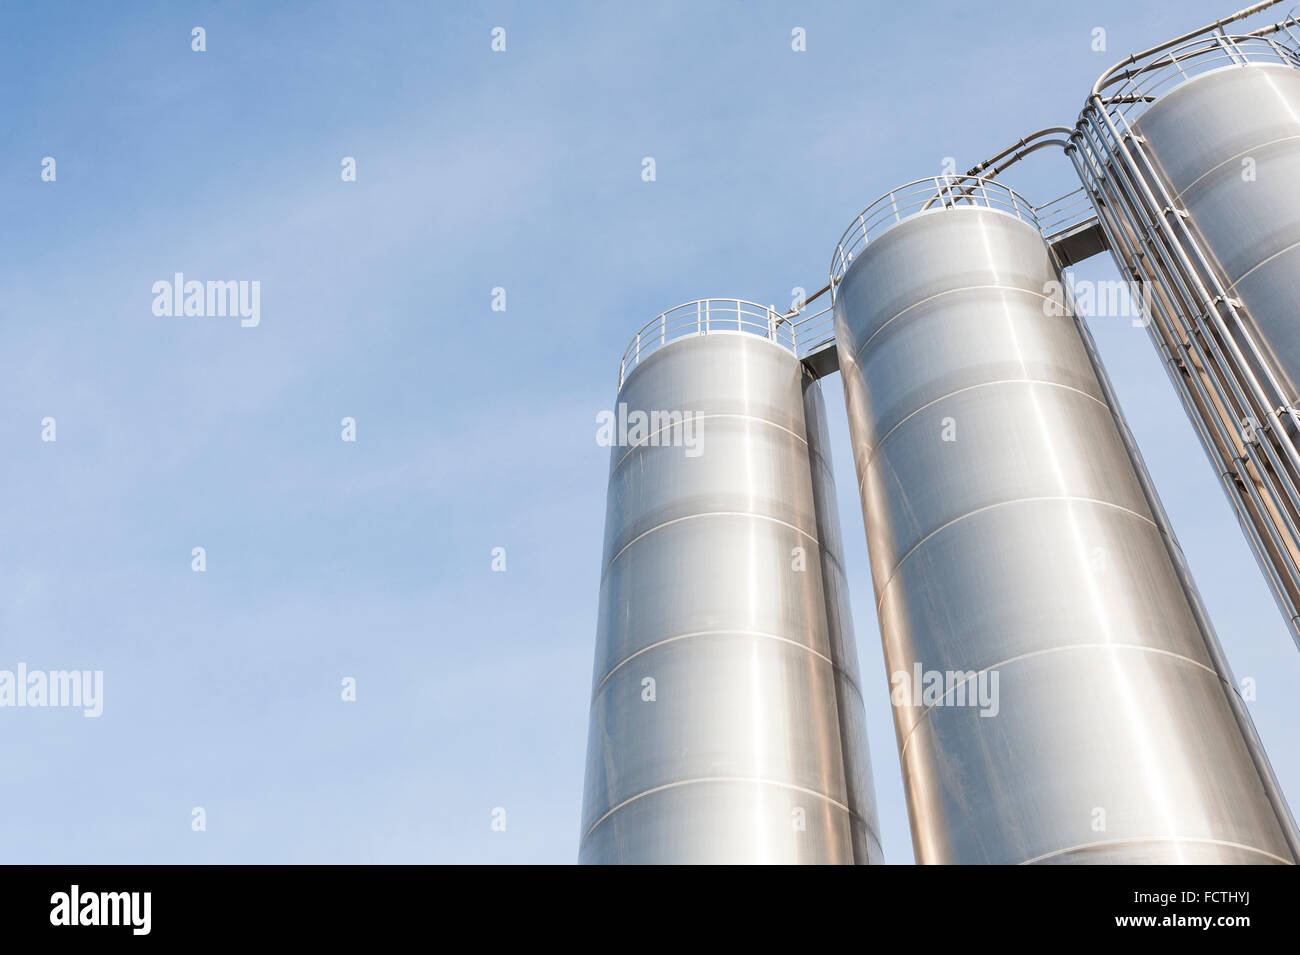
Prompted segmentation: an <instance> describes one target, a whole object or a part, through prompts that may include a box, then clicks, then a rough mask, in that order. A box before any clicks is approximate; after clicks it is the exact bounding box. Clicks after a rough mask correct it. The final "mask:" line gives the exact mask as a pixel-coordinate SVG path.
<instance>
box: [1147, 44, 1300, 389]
mask: <svg viewBox="0 0 1300 955" xmlns="http://www.w3.org/2000/svg"><path fill="white" fill-rule="evenodd" d="M1135 128H1136V129H1137V131H1138V133H1139V134H1140V135H1141V136H1142V137H1143V138H1144V139H1145V140H1146V148H1147V149H1148V150H1149V151H1150V153H1151V155H1152V157H1153V158H1154V159H1155V161H1156V163H1157V165H1158V166H1159V168H1160V170H1161V173H1162V174H1163V177H1164V179H1165V182H1166V184H1167V186H1168V187H1169V190H1170V193H1171V195H1172V196H1173V198H1174V200H1175V202H1177V203H1178V204H1179V206H1180V207H1181V208H1183V209H1185V210H1186V212H1187V214H1188V215H1189V217H1190V219H1191V224H1192V227H1193V228H1194V229H1195V230H1196V232H1197V233H1198V235H1199V237H1200V238H1201V241H1202V243H1203V245H1204V247H1205V248H1206V250H1207V251H1208V252H1209V253H1210V255H1211V256H1213V258H1214V262H1215V264H1216V265H1217V266H1218V268H1219V270H1220V275H1221V278H1222V281H1223V284H1224V288H1225V290H1226V291H1227V293H1228V294H1229V295H1231V296H1233V297H1235V298H1238V299H1240V300H1241V306H1240V309H1241V310H1242V312H1243V315H1244V317H1245V318H1246V321H1247V323H1248V325H1249V327H1250V329H1251V331H1252V332H1254V334H1255V335H1256V337H1257V339H1258V341H1259V342H1260V343H1261V345H1262V346H1263V347H1264V349H1265V350H1266V356H1267V358H1268V360H1269V361H1270V364H1271V365H1272V367H1273V368H1274V370H1275V372H1276V373H1277V375H1278V376H1279V378H1281V379H1282V381H1283V383H1284V386H1285V387H1286V389H1287V395H1288V396H1289V397H1290V398H1291V403H1292V404H1293V405H1300V388H1298V387H1297V385H1298V384H1300V322H1297V321H1296V306H1297V303H1298V302H1300V190H1297V188H1296V184H1297V183H1300V69H1294V68H1289V67H1284V66H1274V65H1271V64H1263V63H1252V64H1248V65H1245V66H1241V67H1232V68H1228V69H1225V70H1218V71H1215V72H1213V73H1206V74H1203V75H1201V76H1198V77H1196V78H1195V79H1193V80H1191V81H1189V82H1188V83H1185V84H1184V85H1182V86H1180V87H1178V88H1177V89H1175V90H1173V91H1172V92H1171V93H1168V94H1167V95H1165V96H1164V97H1162V98H1161V99H1160V100H1159V101H1157V102H1156V103H1155V104H1154V105H1152V106H1151V107H1150V109H1148V110H1147V111H1146V112H1145V113H1144V114H1143V115H1142V117H1141V118H1140V119H1139V120H1138V121H1137V123H1136V125H1135Z"/></svg>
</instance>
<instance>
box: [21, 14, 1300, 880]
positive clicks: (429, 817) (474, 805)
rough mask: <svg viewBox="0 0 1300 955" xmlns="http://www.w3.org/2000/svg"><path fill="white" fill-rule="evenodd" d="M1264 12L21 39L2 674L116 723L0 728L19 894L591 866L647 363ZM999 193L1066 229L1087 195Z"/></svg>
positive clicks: (839, 435) (1066, 177)
mask: <svg viewBox="0 0 1300 955" xmlns="http://www.w3.org/2000/svg"><path fill="white" fill-rule="evenodd" d="M1228 12H1230V10H1229V9H1228V7H1227V6H1225V5H1224V4H1222V3H1219V2H1205V0H1180V2H1178V3H1172V2H1163V3H1147V4H1140V5H1138V4H1133V3H1132V2H1119V0H1115V2H1112V0H1104V2H1098V3H1090V4H1086V5H1085V4H1079V5H1056V4H1050V5H1049V4H1042V3H1037V2H1019V3H1004V4H999V5H998V6H997V7H996V9H995V10H989V9H976V8H974V7H971V6H970V5H969V4H959V3H955V2H954V3H937V4H934V5H933V6H917V5H907V4H850V3H847V2H845V3H834V4H831V3H813V4H801V5H798V6H794V5H785V4H776V3H753V2H740V0H726V2H721V0H718V2H707V3H680V4H663V5H653V6H646V5H635V6H633V5H621V4H618V5H616V4H595V3H590V4H523V3H521V4H516V5H511V4H485V5H471V4H461V3H457V4H450V3H447V4H436V3H369V4H352V5H346V4H336V3H314V4H276V5H268V4H257V3H234V2H224V0H223V2H208V3H170V2H169V3H132V4H113V5H109V4H84V5H76V4H60V3H45V4H39V5H18V4H11V5H7V6H6V7H5V8H4V11H3V13H0V53H2V54H3V55H0V90H3V91H4V92H3V94H0V95H3V98H4V117H5V121H6V122H5V126H6V136H5V137H4V142H3V144H0V215H2V216H3V227H2V228H0V290H2V291H3V294H2V295H0V411H2V413H0V441H2V442H3V447H4V448H5V450H6V453H5V454H4V455H3V459H2V460H0V478H2V479H3V487H4V488H5V490H6V491H7V493H6V494H5V495H4V498H3V500H2V501H0V669H12V668H13V667H15V666H16V664H17V663H18V662H20V661H21V662H25V663H26V664H27V665H28V666H29V667H32V668H42V669H49V670H54V669H71V668H77V669H102V670H103V671H104V697H105V699H104V713H103V716H102V717H100V718H99V719H84V718H83V717H82V716H81V714H80V712H79V711H73V710H61V709H44V710H35V709H21V710H17V709H0V765H3V766H5V767H6V770H7V773H6V775H7V778H6V785H5V788H4V794H3V797H0V806H2V807H3V809H4V811H3V812H0V861H4V862H78V863H82V862H84V863H93V862H289V861H302V862H390V861H409V862H422V861H449V862H474V861H482V862H571V861H573V860H574V859H575V858H576V854H577V842H578V828H579V813H580V809H581V800H582V795H581V794H582V777H583V760H584V754H585V746H586V736H587V712H588V700H589V694H590V680H591V662H592V651H593V645H594V635H595V622H596V606H597V587H598V582H599V574H600V556H601V555H600V541H601V537H602V526H603V520H604V514H603V510H604V500H605V486H604V485H605V477H606V468H607V464H608V449H606V448H601V447H599V446H598V445H597V443H596V440H595V416H596V414H597V412H598V411H600V410H601V409H604V408H607V407H609V406H610V405H611V403H612V402H613V399H614V393H615V385H616V381H617V368H618V358H619V356H620V355H621V354H622V351H623V348H624V346H625V345H626V343H627V340H628V339H629V337H630V336H631V335H632V333H633V332H634V331H635V330H636V329H637V328H638V327H640V326H641V325H642V324H643V323H644V322H645V321H647V320H648V319H650V318H651V317H653V316H654V315H655V314H657V313H658V312H659V311H661V310H662V309H664V308H666V307H668V306H670V305H674V304H676V303H678V302H682V301H686V300H689V299H694V298H700V297H704V296H740V297H744V298H749V299H754V300H757V301H762V302H776V303H778V304H783V303H786V302H788V301H789V300H790V296H791V289H793V288H794V287H795V286H803V287H805V288H807V289H809V290H811V289H815V288H818V287H820V286H821V285H822V284H823V283H824V281H825V276H826V272H827V267H828V263H829V261H830V255H831V251H832V249H833V247H834V244H835V241H836V240H837V239H838V237H839V236H840V234H841V233H842V231H843V230H844V228H845V227H846V225H847V224H848V223H849V221H850V220H851V219H852V218H853V216H855V215H856V213H857V212H858V211H859V210H860V209H862V208H863V207H864V206H866V205H867V204H868V203H869V202H871V201H872V200H873V199H874V198H875V197H876V196H877V195H879V194H880V193H882V192H884V191H886V190H888V189H890V188H892V187H894V186H897V185H899V184H901V183H903V182H906V181H909V180H912V179H916V178H918V177H921V176H927V175H932V174H934V173H937V172H939V171H940V168H941V165H942V163H943V160H944V158H945V157H949V156H951V157H953V158H954V159H955V160H956V165H957V166H958V168H962V169H965V168H968V167H969V166H972V165H974V164H975V163H976V162H978V161H979V160H981V159H983V158H985V156H987V155H989V154H990V153H993V152H996V151H997V150H999V149H1000V148H1002V147H1003V146H1005V145H1007V144H1009V143H1010V142H1012V141H1014V140H1015V139H1018V138H1019V137H1020V136H1022V135H1024V134H1025V133H1027V132H1030V131H1032V130H1035V129H1038V128H1040V127H1042V126H1048V125H1056V124H1064V125H1070V124H1072V123H1073V121H1074V118H1075V117H1076V115H1077V113H1078V110H1079V108H1080V106H1081V105H1082V101H1083V98H1084V96H1085V94H1086V92H1087V90H1088V88H1089V87H1090V85H1091V83H1092V81H1093V80H1094V79H1095V78H1096V76H1097V75H1098V74H1099V73H1100V72H1101V71H1102V70H1103V69H1105V68H1106V67H1107V66H1109V65H1110V64H1111V63H1113V62H1114V61H1116V60H1118V59H1120V58H1121V57H1123V56H1124V55H1126V54H1128V53H1130V52H1132V51H1134V50H1136V49H1139V48H1142V47H1145V46H1148V45H1150V44H1151V43H1154V42H1156V41H1159V40H1162V39H1164V38H1166V37H1168V36H1170V35H1172V34H1174V33H1179V32H1182V31H1184V30H1186V29H1190V28H1191V27H1193V26H1197V25H1199V24H1201V23H1203V22H1207V21H1209V20H1212V19H1214V18H1216V17H1218V16H1222V15H1223V14H1225V13H1228ZM195 26H202V27H203V28H204V29H205V30H206V44H207V50H206V52H202V53H197V52H194V51H192V50H191V29H192V28H193V27H195ZM496 26H502V27H504V28H505V29H506V31H507V32H506V37H507V50H506V52H504V53H493V52H492V51H491V49H490V39H491V38H490V31H491V30H492V28H493V27H496ZM1098 26H1100V27H1103V28H1105V29H1106V31H1107V45H1108V50H1107V51H1106V52H1094V51H1093V50H1092V49H1091V45H1092V31H1093V29H1094V27H1098ZM795 27H803V28H805V30H806V32H807V51H806V52H803V53H796V52H793V51H792V50H791V47H790V38H791V30H792V29H793V28H795ZM46 156H52V157H54V158H55V160H56V163H57V167H56V168H57V179H56V181H54V182H44V181H42V179H41V162H42V159H43V157H46ZM345 156H350V157H354V158H355V159H356V163H357V181H356V182H349V183H345V182H342V181H341V180H340V162H341V160H342V158H343V157H345ZM644 156H653V157H654V158H655V160H656V166H657V180H656V181H655V182H653V183H647V182H643V181H642V179H641V175H640V174H641V160H642V157H644ZM1008 181H1010V182H1012V183H1013V184H1014V185H1015V186H1016V187H1017V188H1019V189H1020V190H1021V191H1022V192H1024V193H1025V194H1026V195H1028V196H1029V197H1030V198H1031V199H1034V200H1043V199H1046V198H1050V197H1052V196H1055V195H1058V194H1060V193H1063V192H1065V191H1067V190H1068V189H1070V188H1073V186H1074V182H1073V173H1072V171H1071V169H1070V167H1069V166H1068V164H1067V163H1066V162H1065V160H1064V159H1063V158H1062V157H1060V156H1059V155H1051V154H1045V155H1040V156H1037V157H1035V158H1034V159H1033V160H1031V161H1030V162H1028V163H1026V164H1025V165H1024V167H1023V168H1022V169H1021V170H1018V171H1016V172H1015V173H1014V174H1012V175H1011V176H1009V177H1008ZM1077 271H1078V276H1079V277H1080V278H1094V279H1097V278H1105V279H1111V278H1115V277H1116V273H1115V270H1114V268H1113V266H1112V265H1111V264H1110V262H1109V260H1101V259H1097V260H1093V261H1092V262H1089V263H1086V264H1085V265H1084V266H1082V267H1080V268H1079V269H1078V270H1077ZM175 272H183V273H185V275H186V276H187V277H188V278H193V279H200V280H209V279H211V280H218V279H220V280H227V279H234V280H250V281H251V280H257V281H259V282H260V283H261V322H260V324H259V325H258V326H257V327H256V328H242V327H240V324H239V321H238V320H237V319H231V318H160V317H156V316H155V315H153V313H152V310H151V304H152V300H153V295H152V292H151V288H152V285H153V283H154V282H156V281H158V280H168V279H170V278H171V277H172V275H173V274H174V273H175ZM498 286H499V287H504V288H505V289H506V293H507V309H506V311H504V312H494V311H492V310H491V308H490V305H491V295H492V289H493V288H494V287H498ZM1093 330H1094V334H1095V336H1096V338H1097V340H1098V344H1099V347H1100V348H1101V351H1102V355H1103V358H1104V359H1105V360H1106V362H1107V365H1108V368H1109V370H1110V374H1111V376H1112V378H1113V380H1114V383H1115V385H1116V387H1117V389H1118V392H1119V395H1120V398H1121V402H1122V405H1123V409H1124V411H1125V413H1126V415H1127V416H1128V419H1129V421H1130V423H1131V425H1132V427H1133V430H1134V433H1135V435H1136V437H1137V439H1138V441H1139V443H1140V445H1141V447H1142V450H1143V452H1144V454H1145V457H1146V460H1147V463H1148V465H1149V467H1150V469H1151V471H1152V473H1153V476H1154V478H1155V481H1156V484H1157V487H1158V488H1159V490H1160V493H1161V495H1162V498H1163V500H1164V502H1165V504H1166V506H1167V508H1168V510H1169V512H1170V516H1171V519H1172V521H1173V524H1174V527H1175V530H1176V532H1177V534H1178V536H1179V539H1180V540H1181V543H1182V545H1183V547H1184V549H1185V551H1186V553H1187V556H1188V558H1189V560H1190V563H1191V566H1192V569H1193V572H1194V574H1195V577H1196V579H1197V582H1198V584H1199V585H1200V588H1201V590H1202V592H1203V595H1204V596H1205V598H1206V602H1207V604H1208V606H1209V609H1210V612H1211V616H1212V618H1213V619H1214V621H1215V623H1216V625H1217V627H1218V630H1219V633H1220V637H1221V639H1222V641H1223V643H1224V645H1225V648H1226V650H1227V652H1228V656H1229V659H1230V660H1231V662H1232V665H1233V668H1234V670H1235V672H1236V674H1237V676H1238V677H1243V676H1253V677H1254V678H1255V679H1256V681H1257V684H1258V691H1257V692H1258V699H1257V701H1256V702H1254V703H1253V704H1251V709H1252V713H1253V715H1254V718H1255V720H1256V723H1257V726H1258V727H1259V730H1260V733H1261V735H1262V737H1263V739H1264V742H1265V745H1266V746H1267V748H1268V752H1269V755H1270V757H1271V759H1272V762H1273V765H1274V768H1275V769H1276V771H1277V773H1278V775H1279V777H1280V779H1281V782H1282V785H1283V787H1284V789H1285V790H1286V791H1287V792H1288V793H1289V794H1291V797H1292V799H1293V800H1294V799H1300V754H1298V753H1297V751H1296V749H1295V747H1294V745H1293V744H1294V740H1295V739H1296V736H1297V732H1298V731H1300V699H1298V698H1297V697H1296V695H1295V692H1294V687H1295V686H1296V685H1297V684H1298V683H1300V654H1297V652H1296V649H1295V646H1294V645H1293V643H1292V642H1291V639H1290V637H1289V636H1288V634H1287V631H1286V630H1285V628H1284V626H1283V623H1282V620H1281V618H1280V616H1279V614H1278V612H1277V610H1276V609H1275V606H1274V604H1273V601H1272V598H1271V596H1270V594H1269V592H1268V590H1267V589H1266V586H1265V584H1264V582H1263V578H1262V577H1261V575H1260V573H1259V571H1258V570H1257V568H1256V566H1255V563H1254V559H1253V557H1252V556H1251V554H1250V552H1249V551H1248V549H1247V547H1246V544H1245V543H1244V539H1243V538H1242V535H1241V533H1240V532H1239V530H1238V528H1237V526H1236V521H1235V518H1234V517H1233V515H1232V512H1231V510H1230V508H1229V506H1228V504H1227V502H1226V500H1225V499H1224V497H1223V494H1222V492H1221V491H1220V490H1219V489H1218V486H1217V484H1216V482H1215V479H1214V474H1213V471H1212V470H1211V468H1210V467H1209V465H1208V463H1207V462H1206V460H1205V456H1204V454H1203V452H1202V451H1201V449H1200V447H1199V445H1198V444H1197V443H1196V439H1195V437H1194V433H1193V431H1192V429H1191V426H1190V425H1189V424H1188V423H1187V421H1186V418H1185V416H1184V414H1183V412H1182V410H1181V407H1180V406H1179V405H1178V403H1177V399H1176V397H1175V395H1174V391H1173V388H1172V386H1171V385H1170V384H1169V382H1168V380H1167V378H1166V376H1165V374H1164V372H1163V370H1162V369H1161V367H1160V364H1159V362H1158V360H1157V358H1156V354H1155V351H1154V349H1153V348H1152V346H1151V345H1150V343H1149V342H1148V340H1147V337H1146V332H1145V331H1144V330H1142V329H1139V328H1133V327H1132V326H1131V324H1130V323H1129V321H1128V320H1127V319H1098V320H1097V321H1095V322H1093ZM826 398H827V405H828V408H829V410H830V414H831V418H832V421H831V427H832V436H833V438H834V442H835V443H834V453H835V467H836V470H837V484H838V487H839V498H840V506H841V521H842V523H843V525H844V528H845V534H844V538H845V544H846V548H847V554H846V562H847V569H848V572H849V577H850V581H851V584H852V587H853V591H852V599H853V608H854V622H855V625H856V631H857V633H856V636H857V644H858V648H859V649H858V652H859V656H860V658H861V664H862V669H863V679H864V687H865V688H866V695H867V707H868V711H867V718H868V722H869V725H870V730H871V746H872V755H873V768H874V775H875V780H876V790H877V798H878V800H879V803H880V814H881V820H882V828H883V833H882V835H883V843H884V850H885V854H886V858H887V860H888V861H890V862H899V863H901V862H910V861H911V858H912V856H911V845H910V837H909V835H908V828H907V820H906V810H905V807H904V804H903V797H902V787H901V783H900V781H899V773H898V764H897V759H896V748H895V743H894V734H893V728H892V725H891V717H890V712H889V703H888V696H887V686H888V684H887V680H886V677H885V673H884V667H883V661H882V657H881V651H880V643H879V636H878V633H877V631H876V625H875V620H874V618H873V614H872V599H871V583H870V571H869V568H868V565H867V559H866V549H865V543H864V539H863V534H862V529H861V514H860V510H859V507H858V504H857V501H856V497H855V495H854V493H853V488H854V487H855V484H856V482H855V479H854V475H853V465H852V459H851V455H850V454H849V445H848V436H847V429H846V425H845V421H844V413H843V401H842V396H841V391H840V387H839V383H838V379H832V380H830V381H828V382H827V385H826ZM345 416H349V417H353V418H354V419H355V420H356V423H357V440H356V441H355V442H343V441H342V440H340V431H341V427H340V422H341V419H342V418H344V417H345ZM46 417H54V418H55V419H56V421H57V441H56V442H53V443H49V442H42V441H41V421H42V419H43V418H46ZM196 546H202V547H204V548H206V551H207V570H206V572H205V573H202V574H199V573H194V572H192V571H191V550H192V548H194V547H196ZM494 547H504V548H506V553H507V570H506V572H505V573H493V572H492V571H491V568H490V563H491V551H492V548H494ZM344 677H352V678H354V679H355V680H356V681H357V700H356V702H354V703H344V702H342V701H341V700H340V689H339V688H340V681H341V680H342V679H343V678H344ZM873 686H874V687H875V688H876V692H875V693H874V694H873V693H872V692H871V687H873ZM199 806H201V807H203V808H204V810H205V811H206V815H207V830H206V831H204V832H194V831H192V829H191V811H192V809H193V808H194V807H199ZM496 807H503V808H505V809H506V813H507V826H506V830H505V831H504V832H495V831H493V830H492V828H491V825H490V822H491V813H492V810H493V809H494V808H496Z"/></svg>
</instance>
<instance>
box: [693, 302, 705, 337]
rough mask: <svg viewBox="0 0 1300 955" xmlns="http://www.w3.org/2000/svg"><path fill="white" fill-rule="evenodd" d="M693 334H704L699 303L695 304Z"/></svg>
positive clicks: (701, 309)
mask: <svg viewBox="0 0 1300 955" xmlns="http://www.w3.org/2000/svg"><path fill="white" fill-rule="evenodd" d="M695 334H696V335H703V334H704V310H703V308H702V307H701V304H700V303H699V302H696V303H695Z"/></svg>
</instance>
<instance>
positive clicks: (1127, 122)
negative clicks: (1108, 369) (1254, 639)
mask: <svg viewBox="0 0 1300 955" xmlns="http://www.w3.org/2000/svg"><path fill="white" fill-rule="evenodd" d="M1279 28H1280V29H1279ZM1298 43H1300V23H1297V22H1296V21H1295V20H1294V19H1293V20H1289V21H1284V22H1283V23H1282V24H1279V25H1277V27H1275V28H1273V29H1272V31H1271V32H1270V31H1269V30H1265V31H1264V33H1263V34H1262V35H1261V34H1251V35H1243V36H1236V37H1233V36H1227V35H1226V34H1224V33H1223V32H1222V30H1217V31H1213V32H1211V31H1209V30H1207V31H1205V35H1202V36H1200V37H1197V38H1194V39H1191V40H1188V41H1186V42H1183V43H1181V44H1180V45H1178V46H1174V47H1172V48H1171V47H1170V45H1169V44H1166V45H1164V46H1162V47H1157V48H1155V49H1154V50H1151V51H1147V53H1145V54H1138V55H1136V56H1135V57H1132V58H1130V59H1128V60H1126V61H1124V62H1123V63H1122V64H1119V65H1118V66H1116V67H1115V68H1113V69H1112V70H1110V71H1109V72H1108V73H1106V74H1104V75H1103V76H1102V78H1101V79H1099V80H1098V82H1097V85H1096V86H1095V87H1094V91H1093V96H1092V97H1091V98H1090V99H1089V101H1088V103H1087V105H1086V107H1085V109H1084V111H1083V113H1082V115H1081V116H1080V120H1079V124H1078V127H1077V129H1076V131H1075V134H1074V136H1073V137H1072V140H1071V148H1070V150H1069V151H1070V153H1071V157H1072V159H1073V160H1074V163H1075V166H1076V168H1077V169H1078V171H1079V173H1080V176H1081V178H1082V179H1083V182H1084V185H1085V187H1086V188H1087V190H1088V192H1089V194H1090V195H1091V197H1092V199H1093V203H1094V206H1095V207H1096V209H1097V213H1098V218H1099V220H1100V221H1101V224H1102V226H1103V228H1104V230H1105V231H1106V234H1107V239H1108V243H1109V245H1110V247H1111V251H1112V252H1113V254H1114V255H1115V258H1116V260H1117V262H1118V264H1119V266H1120V269H1121V270H1122V272H1123V273H1124V274H1125V276H1126V277H1127V278H1129V279H1131V280H1133V281H1134V282H1135V283H1137V284H1138V287H1139V289H1140V291H1141V293H1142V298H1143V299H1144V300H1145V303H1146V311H1147V318H1148V319H1149V320H1150V322H1151V325H1150V330H1151V334H1152V336H1153V338H1154V339H1155V342H1156V344H1157V345H1158V347H1159V348H1160V349H1161V351H1162V353H1163V356H1164V358H1165V361H1166V363H1167V366H1168V368H1169V371H1170V375H1171V378H1172V380H1173V381H1174V383H1175V385H1176V387H1177V388H1178V389H1179V393H1180V396H1181V397H1182V400H1183V403H1184V405H1185V407H1186V408H1187V411H1188V413H1189V415H1190V416H1191V418H1192V421H1193V423H1194V424H1195V425H1196V427H1197V429H1198V431H1199V433H1200V436H1201V439H1202V441H1203V443H1204V445H1205V447H1206V450H1207V452H1208V454H1209V455H1210V458H1211V460H1212V462H1213V463H1214V465H1215V467H1216V470H1217V471H1218V472H1219V474H1220V475H1221V476H1222V481H1223V486H1224V489H1225V491H1226V492H1227V494H1228V497H1229V500H1230V501H1232V503H1233V504H1234V506H1235V507H1236V509H1237V513H1238V517H1239V519H1240V521H1241V524H1242V527H1243V529H1244V530H1245V531H1246V534H1247V537H1248V539H1249V540H1250V542H1251V545H1252V547H1253V548H1254V549H1255V551H1256V554H1257V556H1258V557H1259V560H1260V564H1261V566H1262V567H1263V569H1264V571H1265V573H1266V575H1267V576H1268V578H1269V581H1270V583H1271V584H1272V585H1273V588H1274V591H1275V593H1276V595H1277V598H1278V602H1279V605H1280V606H1281V608H1282V611H1283V613H1284V614H1285V616H1286V618H1287V621H1288V623H1289V625H1290V626H1291V628H1292V635H1293V637H1295V639H1296V640H1297V642H1300V410H1298V408H1300V322H1297V320H1296V319H1297V303H1298V302H1300V189H1297V188H1296V184H1297V182H1300V49H1298V46H1297V44H1298Z"/></svg>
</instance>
